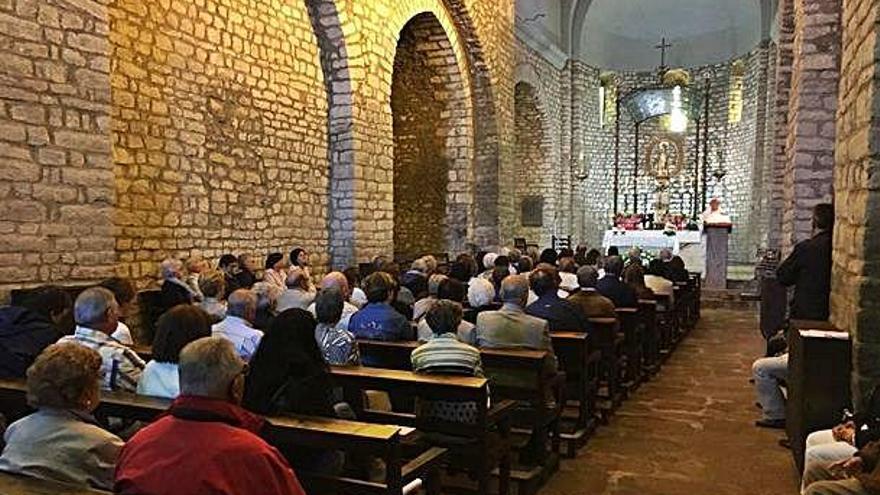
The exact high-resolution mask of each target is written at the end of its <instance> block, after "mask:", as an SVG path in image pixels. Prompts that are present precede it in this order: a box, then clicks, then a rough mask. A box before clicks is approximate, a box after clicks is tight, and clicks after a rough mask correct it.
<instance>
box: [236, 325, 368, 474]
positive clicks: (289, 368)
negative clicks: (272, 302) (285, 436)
mask: <svg viewBox="0 0 880 495" xmlns="http://www.w3.org/2000/svg"><path fill="white" fill-rule="evenodd" d="M315 326H316V325H315V320H314V318H313V317H312V315H311V314H310V313H309V312H307V311H304V310H301V309H296V308H294V309H288V310H286V311H284V312H282V313H280V314H278V316H276V317H275V319H274V320H272V324H271V325H270V326H269V329H268V330H267V331H266V335H265V336H264V337H263V340H262V341H261V342H260V347H259V348H258V349H257V352H256V353H255V354H254V357H253V358H252V359H251V361H250V363H249V369H248V374H247V377H246V379H245V389H244V398H243V400H242V406H243V407H244V408H245V409H247V410H249V411H252V412H255V413H258V414H263V415H276V416H277V415H282V414H304V415H309V416H322V417H338V416H339V414H337V410H339V411H344V412H343V413H342V415H343V416H346V417H347V419H353V413H350V408H348V407H346V405H345V404H344V403H340V402H339V401H337V400H336V398H335V397H334V388H333V384H332V382H331V378H330V370H329V368H328V366H327V362H326V361H325V360H324V356H323V354H322V353H321V350H320V349H318V345H317V343H316V342H315ZM337 404H339V407H337ZM284 453H285V456H286V457H287V459H288V460H289V461H290V462H291V464H292V465H293V466H294V467H295V468H297V469H306V470H308V471H312V472H335V471H338V470H339V468H341V464H340V462H339V461H340V459H339V457H338V456H337V455H336V453H335V452H321V451H315V450H314V449H305V448H297V449H284Z"/></svg>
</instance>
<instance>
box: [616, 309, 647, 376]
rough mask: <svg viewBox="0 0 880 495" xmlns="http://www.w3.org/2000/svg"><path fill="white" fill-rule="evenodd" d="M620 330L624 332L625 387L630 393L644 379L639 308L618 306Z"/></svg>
mask: <svg viewBox="0 0 880 495" xmlns="http://www.w3.org/2000/svg"><path fill="white" fill-rule="evenodd" d="M615 312H616V313H617V320H618V322H620V331H621V333H623V354H624V356H625V359H624V362H625V366H624V371H623V389H624V391H625V393H630V392H632V391H633V390H635V388H636V387H638V386H639V383H640V382H641V379H642V329H641V325H640V324H639V321H640V316H639V309H638V308H616V309H615Z"/></svg>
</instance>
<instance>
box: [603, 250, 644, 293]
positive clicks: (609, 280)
mask: <svg viewBox="0 0 880 495" xmlns="http://www.w3.org/2000/svg"><path fill="white" fill-rule="evenodd" d="M612 247H613V246H612ZM622 272H623V260H622V259H620V256H610V257H608V258H606V259H605V276H604V277H602V278H600V279H599V281H598V282H596V290H598V291H599V293H600V294H602V295H603V296H605V297H607V298H608V299H611V302H613V303H614V307H616V308H634V307H636V306H638V303H639V301H638V296H637V295H636V291H634V290H633V289H632V288H631V287H629V286H628V285H626V284H625V283H623V282H622V281H621V280H620V275H621V273H622Z"/></svg>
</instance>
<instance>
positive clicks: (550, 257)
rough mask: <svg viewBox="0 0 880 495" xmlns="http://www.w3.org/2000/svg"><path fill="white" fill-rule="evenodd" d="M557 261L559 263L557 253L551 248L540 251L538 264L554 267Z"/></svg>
mask: <svg viewBox="0 0 880 495" xmlns="http://www.w3.org/2000/svg"><path fill="white" fill-rule="evenodd" d="M557 261H559V253H557V252H556V250H555V249H553V248H547V249H545V250H543V251H541V256H540V257H539V258H538V264H541V263H546V264H548V265H550V266H556V262H557Z"/></svg>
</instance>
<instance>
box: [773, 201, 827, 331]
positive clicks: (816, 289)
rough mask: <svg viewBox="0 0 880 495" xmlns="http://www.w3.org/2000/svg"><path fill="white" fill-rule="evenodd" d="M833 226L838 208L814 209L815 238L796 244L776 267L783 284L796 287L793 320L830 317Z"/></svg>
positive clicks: (792, 304) (824, 204)
mask: <svg viewBox="0 0 880 495" xmlns="http://www.w3.org/2000/svg"><path fill="white" fill-rule="evenodd" d="M833 227H834V207H833V206H832V205H830V204H827V203H823V204H820V205H816V207H815V208H814V209H813V231H814V235H813V237H811V238H810V239H807V240H806V241H803V242H801V243H799V244H798V245H797V246H795V247H794V251H792V252H791V254H790V255H789V256H788V258H786V259H785V261H783V262H782V264H781V265H779V269H777V270H776V279H777V280H779V283H781V284H782V285H784V286H786V287H791V286H792V285H793V286H794V299H792V302H791V315H790V316H791V318H792V319H796V320H820V321H825V320H827V319H828V314H829V308H828V296H829V295H830V294H831V235H832V230H833Z"/></svg>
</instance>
